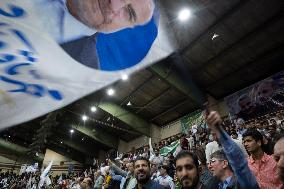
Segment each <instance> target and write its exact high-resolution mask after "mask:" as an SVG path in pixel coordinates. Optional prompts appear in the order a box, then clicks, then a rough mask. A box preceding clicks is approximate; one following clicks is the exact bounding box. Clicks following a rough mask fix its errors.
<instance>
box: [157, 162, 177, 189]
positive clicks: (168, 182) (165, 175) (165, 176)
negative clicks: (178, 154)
mask: <svg viewBox="0 0 284 189" xmlns="http://www.w3.org/2000/svg"><path fill="white" fill-rule="evenodd" d="M169 171H170V168H169V166H168V165H162V166H161V169H160V173H161V174H160V176H159V177H158V178H156V179H155V180H156V181H157V182H158V183H159V184H161V185H163V186H165V187H166V188H167V189H175V184H174V182H173V178H172V177H170V176H169Z"/></svg>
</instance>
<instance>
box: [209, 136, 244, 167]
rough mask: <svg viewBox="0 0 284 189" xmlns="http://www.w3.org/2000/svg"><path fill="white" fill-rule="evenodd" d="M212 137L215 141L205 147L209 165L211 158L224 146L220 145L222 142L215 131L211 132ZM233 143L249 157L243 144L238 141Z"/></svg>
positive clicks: (235, 140)
mask: <svg viewBox="0 0 284 189" xmlns="http://www.w3.org/2000/svg"><path fill="white" fill-rule="evenodd" d="M211 135H212V137H213V141H212V142H209V143H208V144H207V145H206V147H205V154H206V161H207V163H209V161H210V156H211V154H213V153H214V152H216V151H217V150H221V149H222V146H221V144H220V141H219V140H218V137H217V134H216V133H215V132H214V131H211ZM233 141H234V142H235V143H236V144H237V145H238V146H239V147H240V148H241V149H242V152H243V153H244V154H245V156H247V152H246V150H245V148H244V146H243V144H242V142H241V141H240V140H238V139H233Z"/></svg>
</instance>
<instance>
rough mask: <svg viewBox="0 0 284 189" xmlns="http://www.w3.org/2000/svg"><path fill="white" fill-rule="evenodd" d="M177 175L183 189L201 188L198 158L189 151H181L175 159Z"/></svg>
mask: <svg viewBox="0 0 284 189" xmlns="http://www.w3.org/2000/svg"><path fill="white" fill-rule="evenodd" d="M175 165H176V176H177V179H178V181H179V182H180V184H181V186H182V189H201V184H200V182H199V170H198V158H197V156H196V155H195V154H193V153H191V152H189V151H181V152H180V153H178V154H177V156H176V159H175Z"/></svg>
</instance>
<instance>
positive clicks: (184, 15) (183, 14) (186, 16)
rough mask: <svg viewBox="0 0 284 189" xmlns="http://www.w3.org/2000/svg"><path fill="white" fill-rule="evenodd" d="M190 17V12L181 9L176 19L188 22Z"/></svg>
mask: <svg viewBox="0 0 284 189" xmlns="http://www.w3.org/2000/svg"><path fill="white" fill-rule="evenodd" d="M190 17H191V12H190V10H189V9H187V8H184V9H182V10H181V11H180V12H179V14H178V19H179V20H180V21H186V20H188V19H189V18H190Z"/></svg>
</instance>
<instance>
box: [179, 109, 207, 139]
mask: <svg viewBox="0 0 284 189" xmlns="http://www.w3.org/2000/svg"><path fill="white" fill-rule="evenodd" d="M180 125H181V132H182V133H184V134H187V133H188V131H189V130H191V132H192V133H196V132H197V129H198V128H200V127H202V128H205V127H206V124H205V119H204V116H203V112H202V111H201V110H198V111H195V112H192V113H191V114H189V115H186V116H184V117H182V118H181V119H180Z"/></svg>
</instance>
